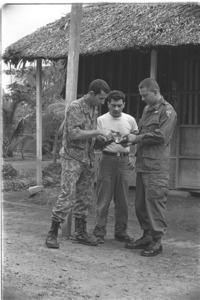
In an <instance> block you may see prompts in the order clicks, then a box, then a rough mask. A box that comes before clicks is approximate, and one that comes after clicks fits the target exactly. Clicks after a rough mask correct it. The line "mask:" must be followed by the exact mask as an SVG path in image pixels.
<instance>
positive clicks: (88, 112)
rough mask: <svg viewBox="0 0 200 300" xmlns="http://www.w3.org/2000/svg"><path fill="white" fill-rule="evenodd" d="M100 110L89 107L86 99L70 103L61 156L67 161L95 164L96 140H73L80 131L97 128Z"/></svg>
mask: <svg viewBox="0 0 200 300" xmlns="http://www.w3.org/2000/svg"><path fill="white" fill-rule="evenodd" d="M97 116H98V109H97V108H93V107H89V106H88V105H87V104H86V102H85V97H83V98H80V99H78V100H74V101H73V102H71V103H70V105H69V107H68V109H67V112H66V116H65V125H64V133H63V147H62V149H61V151H60V155H61V156H62V157H64V158H66V159H71V158H73V159H75V160H77V161H80V162H83V163H87V164H91V163H93V162H94V139H92V138H90V139H86V140H85V139H84V140H79V139H72V137H73V138H74V137H76V134H77V133H78V132H79V130H80V129H81V130H93V129H96V126H97Z"/></svg>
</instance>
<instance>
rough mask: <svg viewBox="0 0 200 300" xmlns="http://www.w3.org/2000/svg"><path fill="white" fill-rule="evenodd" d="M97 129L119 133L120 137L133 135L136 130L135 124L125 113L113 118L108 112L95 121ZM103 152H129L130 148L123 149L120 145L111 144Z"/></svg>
mask: <svg viewBox="0 0 200 300" xmlns="http://www.w3.org/2000/svg"><path fill="white" fill-rule="evenodd" d="M97 127H98V128H100V129H108V130H113V131H116V132H119V133H120V134H121V136H124V135H127V134H130V133H134V131H135V130H138V126H137V123H136V121H135V119H134V118H133V117H132V116H131V115H128V114H126V113H122V114H121V116H120V117H118V118H114V117H112V116H111V114H110V113H109V112H108V113H106V114H104V115H102V116H100V117H98V119H97ZM104 150H105V151H109V152H119V153H122V152H129V151H130V147H126V148H124V147H123V146H121V145H120V144H116V143H114V142H113V143H112V144H110V145H108V146H107V147H105V148H104Z"/></svg>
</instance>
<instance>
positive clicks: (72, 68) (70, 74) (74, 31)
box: [66, 4, 82, 109]
mask: <svg viewBox="0 0 200 300" xmlns="http://www.w3.org/2000/svg"><path fill="white" fill-rule="evenodd" d="M70 19H71V21H70V36H69V51H68V60H67V80H66V109H67V107H68V105H69V103H70V102H71V101H73V100H76V97H77V85H78V64H79V46H80V34H81V19H82V4H72V9H71V14H70Z"/></svg>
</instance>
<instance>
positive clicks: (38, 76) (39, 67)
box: [36, 59, 42, 186]
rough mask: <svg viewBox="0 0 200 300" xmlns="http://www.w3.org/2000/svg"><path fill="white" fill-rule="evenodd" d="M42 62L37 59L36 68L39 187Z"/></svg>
mask: <svg viewBox="0 0 200 300" xmlns="http://www.w3.org/2000/svg"><path fill="white" fill-rule="evenodd" d="M41 94H42V60H41V59H37V68H36V147H37V151H36V153H37V157H36V165H37V172H36V173H37V185H38V186H40V185H42V97H41Z"/></svg>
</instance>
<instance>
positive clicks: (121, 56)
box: [118, 51, 123, 90]
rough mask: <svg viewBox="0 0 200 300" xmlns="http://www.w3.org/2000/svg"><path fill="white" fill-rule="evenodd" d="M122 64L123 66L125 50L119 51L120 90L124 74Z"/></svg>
mask: <svg viewBox="0 0 200 300" xmlns="http://www.w3.org/2000/svg"><path fill="white" fill-rule="evenodd" d="M122 66H123V52H122V51H120V53H119V72H118V76H119V77H118V87H119V90H121V89H122V74H123V70H122Z"/></svg>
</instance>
